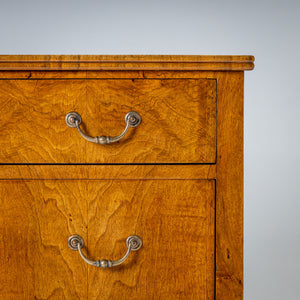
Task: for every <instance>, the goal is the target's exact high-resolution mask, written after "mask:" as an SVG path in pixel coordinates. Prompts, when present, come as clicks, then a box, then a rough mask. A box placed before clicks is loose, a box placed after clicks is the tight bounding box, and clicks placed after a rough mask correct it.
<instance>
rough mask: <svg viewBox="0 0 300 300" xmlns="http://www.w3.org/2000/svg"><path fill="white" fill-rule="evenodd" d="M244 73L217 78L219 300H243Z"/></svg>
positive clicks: (217, 288) (217, 276)
mask: <svg viewBox="0 0 300 300" xmlns="http://www.w3.org/2000/svg"><path fill="white" fill-rule="evenodd" d="M243 85H244V73H243V72H237V73H234V74H233V73H223V74H219V76H218V146H217V147H218V148H217V152H218V156H217V189H216V190H217V200H216V254H217V256H216V259H217V272H216V299H224V300H233V299H243V109H244V105H243Z"/></svg>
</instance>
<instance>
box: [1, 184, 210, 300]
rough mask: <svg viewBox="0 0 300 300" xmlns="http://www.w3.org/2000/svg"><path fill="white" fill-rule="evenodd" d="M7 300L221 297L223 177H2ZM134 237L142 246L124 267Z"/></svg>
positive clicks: (3, 270) (3, 283)
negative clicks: (218, 230) (218, 200)
mask: <svg viewBox="0 0 300 300" xmlns="http://www.w3.org/2000/svg"><path fill="white" fill-rule="evenodd" d="M0 195H1V196H0V199H1V203H0V204H1V205H0V210H1V212H0V216H1V217H0V230H1V235H2V237H1V239H0V256H1V268H0V298H1V299H9V298H18V299H23V298H24V299H29V298H37V299H50V298H51V299H52V298H54V299H56V298H67V299H77V298H84V299H86V298H87V297H89V298H92V299H95V298H98V299H108V298H109V299H153V298H155V299H187V298H189V299H191V298H194V299H214V278H215V263H214V262H215V182H214V180H194V179H188V180H169V179H161V180H152V179H145V180H117V179H116V180H2V181H0ZM73 234H78V235H80V236H81V237H82V238H83V240H84V243H85V244H84V247H83V248H82V252H83V253H84V254H85V255H86V256H87V257H88V258H90V259H93V260H98V259H104V258H105V259H111V260H117V259H119V258H121V257H122V256H124V254H125V252H126V251H127V247H126V243H125V241H126V238H127V237H128V236H130V235H138V236H139V237H141V239H142V241H143V246H142V247H141V249H139V250H138V251H136V252H132V253H130V255H129V257H128V259H127V260H125V261H124V263H122V264H121V265H120V266H116V267H112V268H106V269H102V268H97V267H94V266H90V265H87V264H86V263H85V262H84V261H83V260H82V259H81V257H80V255H79V253H78V251H72V250H71V249H70V248H69V247H68V238H69V237H70V236H71V235H73Z"/></svg>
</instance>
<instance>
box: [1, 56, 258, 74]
mask: <svg viewBox="0 0 300 300" xmlns="http://www.w3.org/2000/svg"><path fill="white" fill-rule="evenodd" d="M253 62H254V57H253V56H250V55H247V56H238V55H236V56H229V55H215V56H213V55H0V70H51V71H55V70H76V71H79V70H113V71H114V70H124V71H130V70H180V71H182V70H197V71H199V70H202V71H208V70H219V71H222V70H223V71H225V70H232V71H237V70H252V69H253V67H254V65H253Z"/></svg>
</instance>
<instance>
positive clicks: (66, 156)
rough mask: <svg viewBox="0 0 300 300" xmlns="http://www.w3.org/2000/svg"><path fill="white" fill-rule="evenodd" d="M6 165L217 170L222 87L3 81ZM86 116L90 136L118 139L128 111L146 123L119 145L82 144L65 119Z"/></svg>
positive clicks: (207, 82) (0, 153) (207, 83)
mask: <svg viewBox="0 0 300 300" xmlns="http://www.w3.org/2000/svg"><path fill="white" fill-rule="evenodd" d="M0 111H1V121H0V123H1V132H0V162H1V163H126V164H127V163H214V162H215V157H216V80H214V79H95V80H92V79H87V80H79V79H78V80H75V79H68V80H63V79H61V80H52V79H49V80H43V79H39V80H0ZM71 111H76V112H78V113H79V114H80V115H81V118H82V123H81V125H80V126H81V128H82V130H83V131H84V132H85V133H86V134H88V135H90V136H102V135H106V136H116V135H118V134H120V133H121V132H122V131H123V130H124V127H125V121H124V117H125V115H126V113H128V112H129V111H136V112H138V113H139V114H140V115H141V118H142V122H141V124H140V125H139V126H138V127H136V128H130V129H129V131H128V133H127V134H126V135H125V136H124V138H122V139H121V140H120V141H119V142H116V143H112V144H108V145H99V144H94V143H91V142H88V141H86V140H84V139H83V138H82V137H81V136H80V135H79V133H78V132H77V129H76V128H70V127H68V126H67V125H66V123H65V115H66V114H67V113H69V112H71Z"/></svg>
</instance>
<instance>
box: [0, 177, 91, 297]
mask: <svg viewBox="0 0 300 300" xmlns="http://www.w3.org/2000/svg"><path fill="white" fill-rule="evenodd" d="M86 191H87V185H86V182H80V181H57V180H54V181H44V180H38V181H33V180H29V181H22V180H9V181H6V180H2V181H0V195H1V196H0V232H1V239H0V257H1V267H0V298H1V299H82V298H84V297H86V291H87V268H86V265H85V264H84V263H83V262H82V261H80V260H79V259H78V257H77V256H76V255H72V254H73V251H72V250H71V249H69V247H68V246H67V241H68V238H69V236H70V235H71V234H74V233H77V234H80V235H81V236H82V237H84V238H85V239H86V236H87V232H86V226H87V207H86V203H87V202H86ZM82 199H84V200H85V201H82ZM75 254H77V253H75Z"/></svg>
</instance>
